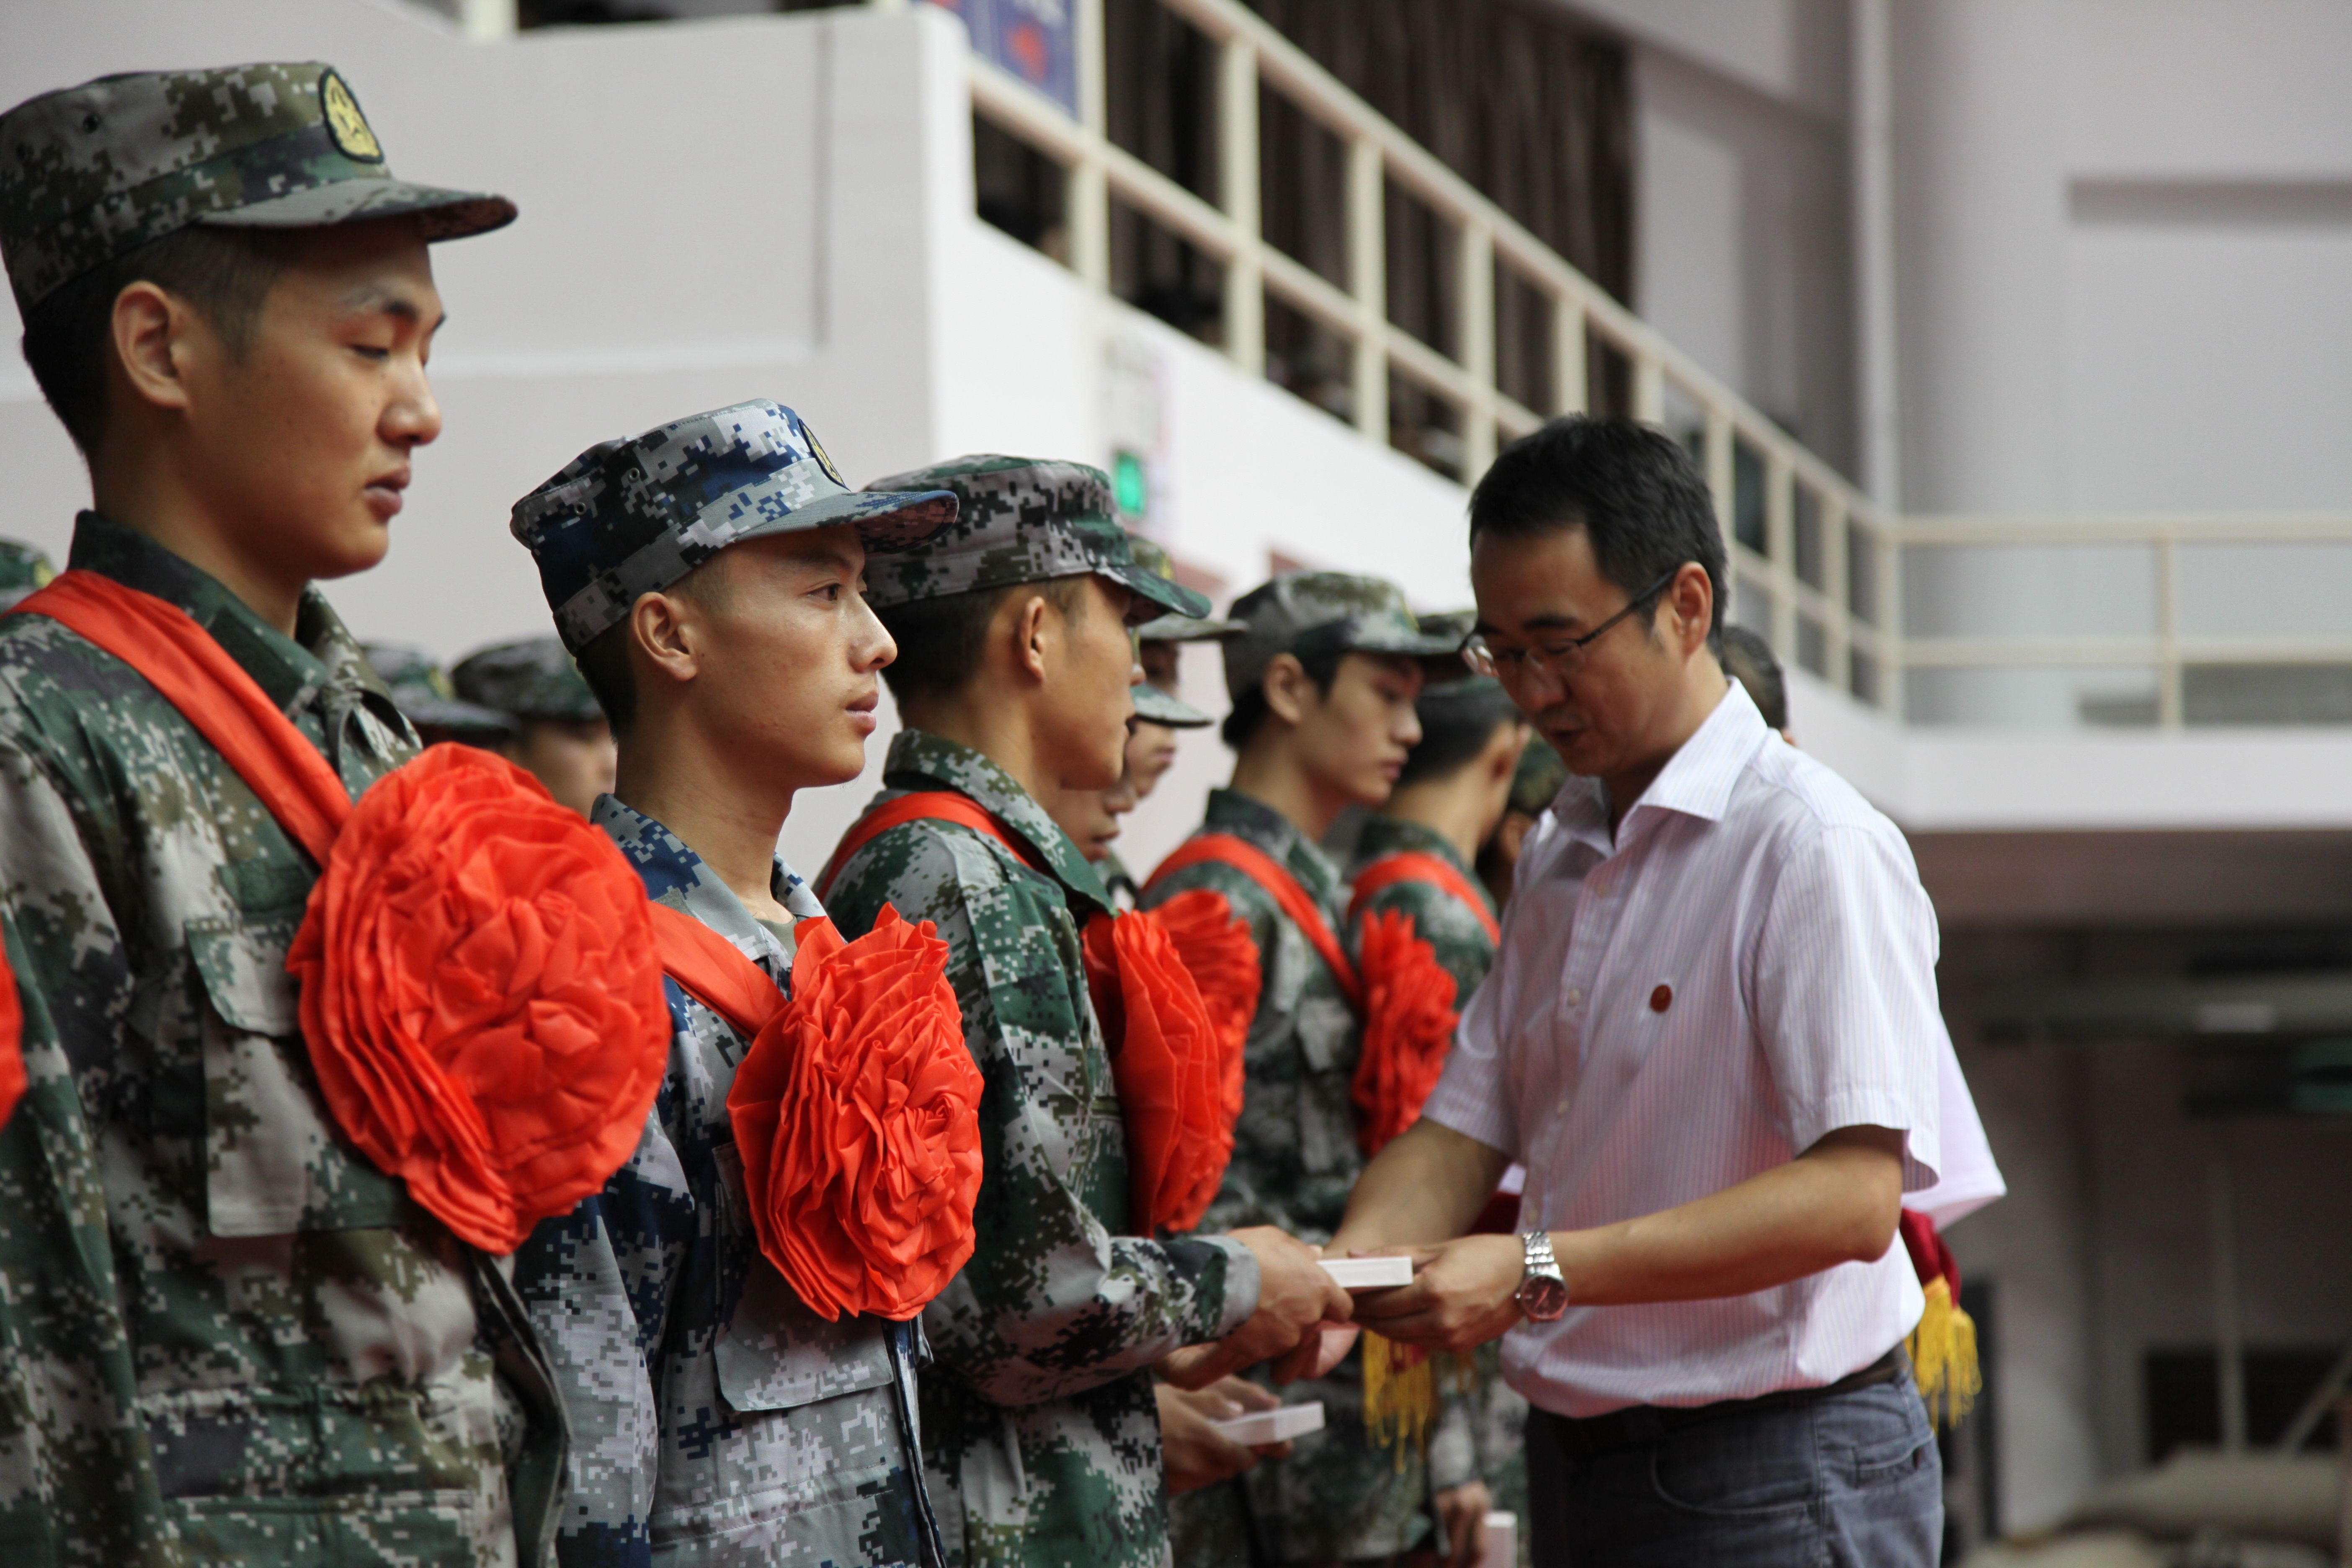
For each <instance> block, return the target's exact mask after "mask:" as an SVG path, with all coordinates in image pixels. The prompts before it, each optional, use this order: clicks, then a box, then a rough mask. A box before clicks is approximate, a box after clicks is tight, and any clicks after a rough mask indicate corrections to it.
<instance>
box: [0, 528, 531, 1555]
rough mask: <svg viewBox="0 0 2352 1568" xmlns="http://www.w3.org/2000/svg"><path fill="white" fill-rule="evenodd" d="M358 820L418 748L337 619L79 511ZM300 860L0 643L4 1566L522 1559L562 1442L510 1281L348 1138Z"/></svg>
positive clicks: (86, 555)
mask: <svg viewBox="0 0 2352 1568" xmlns="http://www.w3.org/2000/svg"><path fill="white" fill-rule="evenodd" d="M70 564H71V565H72V566H75V567H79V568H85V569H88V570H90V571H94V572H100V573H103V574H105V575H107V576H109V577H112V578H115V579H116V580H118V581H120V582H122V583H125V584H129V585H130V586H131V587H134V588H138V589H141V590H143V591H144V592H147V593H150V594H153V595H157V596H158V597H161V598H163V599H165V600H168V601H170V602H171V603H173V604H175V605H179V606H181V607H182V608H184V609H185V610H186V611H187V612H188V613H189V614H190V615H191V616H194V618H195V619H196V621H197V622H198V623H199V624H200V625H202V626H205V628H206V629H207V630H208V631H209V632H210V633H211V634H212V636H213V637H215V638H217V639H218V640H219V642H220V644H221V646H222V647H225V648H226V650H227V651H228V653H229V654H230V656H231V657H232V658H235V659H236V661H237V662H238V663H239V664H240V665H242V666H243V667H244V668H245V669H246V670H247V673H249V674H250V675H252V677H253V678H254V679H255V680H256V681H257V682H258V683H259V684H260V686H261V689H263V690H264V691H266V692H268V694H269V696H270V697H271V698H272V699H273V700H276V701H277V702H278V703H279V704H280V705H281V706H282V707H283V709H284V710H285V712H286V714H287V716H288V717H289V719H290V720H292V721H293V722H294V723H295V725H296V726H297V727H298V728H299V729H300V731H302V733H303V734H304V735H305V736H307V737H308V738H309V739H310V742H312V743H313V744H315V745H317V746H318V747H319V748H320V751H321V752H322V753H323V754H324V755H325V756H326V758H327V760H328V761H329V762H330V763H331V764H333V766H334V767H335V769H336V770H337V772H338V773H340V774H341V778H342V780H343V783H344V784H345V785H346V786H347V787H348V788H349V789H350V790H351V792H352V795H358V794H359V793H360V792H361V791H362V790H363V789H365V788H366V787H367V785H368V784H372V783H373V782H374V781H375V779H377V778H378V777H379V776H381V775H382V774H383V773H386V772H388V771H389V770H390V769H391V768H393V767H394V765H396V764H397V763H401V762H402V761H404V760H405V759H406V758H407V756H408V755H409V754H410V753H411V752H413V751H414V749H415V742H414V740H413V738H412V737H411V736H410V734H409V732H408V730H407V727H406V726H405V725H404V723H403V722H402V721H401V719H400V717H399V715H398V713H397V712H396V711H395V710H394V708H393V707H392V704H391V700H390V699H389V698H388V697H386V696H385V695H384V693H383V689H382V687H381V685H380V684H379V683H378V682H376V680H375V679H374V677H373V674H372V673H371V672H370V671H369V670H368V669H367V668H366V665H365V664H364V662H363V661H362V658H361V657H360V653H359V649H358V647H357V645H356V644H355V643H353V642H352V638H351V637H350V635H349V634H348V633H346V632H345V631H344V629H343V627H342V625H341V622H339V621H338V620H337V619H336V618H335V616H334V613H333V612H332V611H331V610H330V609H329V608H328V607H327V605H326V602H325V601H324V600H323V599H321V598H320V597H319V596H318V595H316V594H314V593H313V594H306V595H304V597H303V600H302V604H301V608H300V615H299V623H298V626H297V631H296V636H295V637H292V638H289V637H285V636H283V635H281V634H280V633H278V631H277V630H276V629H275V628H273V627H271V626H268V625H266V624H265V623H264V622H263V621H262V620H261V619H260V618H259V617H258V616H255V615H254V614H253V613H252V612H251V611H250V610H249V609H247V607H246V606H245V605H243V604H242V603H241V602H239V601H238V600H237V599H236V597H234V596H233V595H230V594H229V593H228V591H227V590H226V589H225V588H223V587H222V586H221V585H220V584H218V583H216V582H215V581H214V580H213V579H212V578H210V577H208V576H206V575H205V574H203V573H202V572H199V571H198V570H196V569H195V568H194V567H193V566H191V565H189V564H188V563H186V562H184V561H183V560H181V559H180V558H179V557H177V556H175V555H173V554H171V553H169V552H165V551H164V550H163V549H162V548H160V547H159V546H157V545H155V544H153V543H152V542H148V541H147V540H146V539H144V538H142V536H140V535H138V534H136V533H133V532H131V531H129V530H127V529H124V528H121V527H120V526H118V525H116V524H113V523H110V522H108V521H105V520H104V519H101V518H99V517H97V516H95V515H93V514H89V513H85V514H84V515H83V516H82V518H81V519H80V521H79V524H78V526H77V527H76V530H75V533H74V542H73V552H72V555H71V558H70ZM317 875H318V868H317V867H315V866H314V865H312V864H311V863H310V859H309V858H308V857H307V855H306V854H305V853H304V852H303V850H302V849H300V848H299V847H298V846H297V845H296V844H295V843H294V841H293V840H292V839H291V838H289V837H288V836H287V834H286V833H285V831H284V830H283V829H282V828H280V827H279V826H278V823H277V821H276V819H274V818H273V817H272V816H270V815H269V813H268V810H267V809H265V808H264V807H263V805H261V803H260V801H259V800H258V799H257V798H256V797H255V795H254V794H253V792H252V791H251V790H250V789H248V788H247V786H246V784H245V782H244V781H243V780H242V779H240V778H238V777H237V776H236V773H233V772H232V771H231V770H230V769H229V767H228V764H227V763H226V762H224V761H223V760H222V758H221V756H220V754H219V753H218V752H215V751H214V750H213V748H212V747H211V745H210V744H209V743H207V742H205V740H204V739H203V737H202V736H201V735H199V734H198V733H197V731H196V730H195V728H194V725H192V724H190V723H189V722H188V721H186V720H185V719H184V718H182V717H181V716H180V714H179V712H178V710H175V709H173V707H172V706H171V705H170V704H169V703H167V702H166V701H165V700H163V697H162V696H161V695H160V694H158V693H157V692H156V691H155V689H153V688H152V686H150V685H149V684H148V683H147V682H146V680H145V679H143V678H142V677H141V676H139V675H138V674H136V673H135V672H134V671H132V670H131V668H130V667H129V666H128V665H126V664H124V663H122V662H121V660H119V659H117V658H115V657H114V656H113V655H111V654H109V653H106V652H104V651H102V650H100V649H99V648H98V647H95V646H93V645H92V644H90V643H89V642H87V641H85V640H84V639H83V638H81V637H79V636H78V635H76V634H75V633H73V632H71V631H68V630H67V629H66V628H65V627H64V626H61V625H59V624H58V622H56V621H53V620H49V619H47V617H44V616H9V617H7V618H6V619H5V621H0V894H5V903H6V906H7V910H8V913H9V917H10V921H11V923H12V925H13V928H14V933H15V937H16V940H15V941H12V942H11V943H10V954H9V956H10V959H11V961H12V962H13V963H14V964H15V966H16V979H17V984H18V985H19V987H20V988H21V992H22V995H23V998H24V1002H25V1007H26V1036H25V1047H26V1050H25V1055H26V1068H27V1070H28V1073H29V1075H30V1079H31V1087H30V1089H29V1092H28V1093H27V1095H26V1099H25V1100H24V1102H23V1104H22V1105H20V1106H19V1107H18V1109H17V1110H16V1115H15V1116H14V1117H13V1118H12V1119H11V1121H10V1123H9V1125H8V1126H7V1128H6V1129H5V1131H0V1215H5V1221H0V1562H5V1563H8V1564H9V1565H10V1568H32V1565H37V1564H47V1563H108V1564H112V1563H151V1564H167V1565H168V1564H181V1563H256V1564H257V1563H271V1564H278V1563H316V1564H329V1563H331V1564H335V1565H336V1568H347V1565H352V1564H369V1565H376V1564H381V1565H383V1568H391V1565H392V1564H394V1563H401V1564H406V1563H425V1562H430V1563H477V1564H488V1563H517V1562H521V1563H539V1562H541V1561H542V1560H543V1559H544V1557H545V1555H546V1545H547V1542H548V1539H549V1537H550V1535H551V1531H552V1525H553V1518H552V1516H553V1510H554V1502H555V1492H556V1489H557V1488H558V1487H559V1485H560V1484H561V1479H562V1466H563V1441H564V1439H563V1424H562V1412H561V1410H560V1408H558V1406H557V1405H556V1404H555V1402H554V1391H553V1386H552V1383H551V1379H550V1377H549V1373H548V1369H547V1366H546V1363H545V1361H544V1359H543V1357H542V1356H541V1354H540V1352H539V1349H538V1344H537V1341H536V1339H535V1337H534V1336H533V1334H532V1332H531V1330H530V1323H529V1321H528V1318H527V1316H526V1315H525V1313H524V1311H523V1308H522V1304H521V1302H520V1300H519V1299H517V1298H516V1296H515V1295H514V1293H513V1290H512V1288H511V1287H510V1286H509V1283H508V1280H507V1278H506V1276H505V1275H504V1274H503V1273H502V1272H501V1265H500V1264H499V1262H498V1261H496V1260H493V1259H490V1258H486V1257H484V1256H483V1255H482V1254H480V1253H478V1252H477V1251H475V1250H474V1249H472V1248H471V1247H467V1246H466V1245H464V1244H463V1243H461V1242H459V1241H458V1240H457V1238H456V1237H453V1236H452V1235H451V1234H450V1233H449V1232H448V1230H447V1229H446V1227H444V1226H442V1225H441V1223H440V1222H439V1221H438V1220H436V1219H434V1218H432V1217H431V1216H430V1215H426V1214H425V1212H424V1210H423V1209H422V1208H421V1207H419V1206H418V1205H416V1204H415V1203H414V1202H413V1201H412V1200H411V1199H410V1198H409V1196H408V1194H407V1191H406V1189H405V1188H404V1186H403V1185H402V1184H401V1183H399V1182H398V1181H396V1180H394V1178H392V1177H390V1176H387V1175H385V1174H384V1173H382V1172H381V1171H378V1170H377V1169H376V1168H375V1167H374V1166H373V1165H372V1164H370V1163H368V1162H367V1161H366V1160H365V1159H364V1158H363V1157H362V1155H361V1154H360V1153H359V1152H358V1151H357V1150H356V1149H355V1148H353V1146H352V1144H351V1143H350V1142H348V1141H347V1140H346V1139H345V1138H344V1137H343V1135H342V1133H341V1130H340V1129H339V1128H338V1127H337V1126H336V1125H335V1123H334V1121H333V1120H332V1117H331V1113H330V1112H329V1111H328V1110H327V1108H326V1105H325V1102H324V1100H322V1099H321V1098H320V1092H319V1089H318V1084H317V1081H316V1079H314V1077H313V1076H312V1073H311V1068H310V1054H309V1052H308V1050H307V1049H306V1048H305V1047H304V1045H303V1042H302V1038H301V1035H300V1031H299V1023H298V1021H297V1013H296V995H295V984H294V980H293V977H292V976H290V975H289V974H288V973H286V952H287V948H288V946H289V943H290V942H291V941H292V939H293V936H294V932H295V930H296V927H297V926H298V924H299V921H300V920H301V918H302V913H303V907H304V900H306V898H307V897H308V895H309V893H310V887H311V884H312V882H313V881H314V880H315V879H316V878H317Z"/></svg>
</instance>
